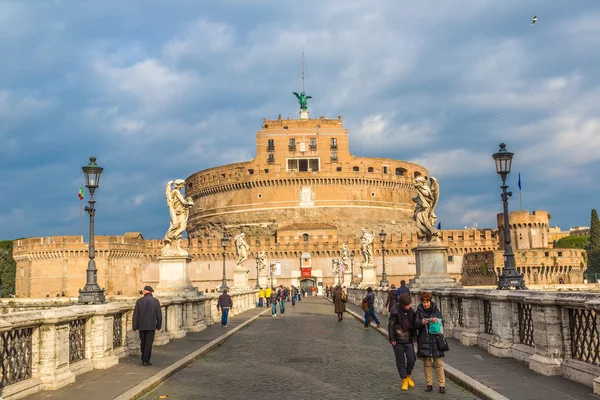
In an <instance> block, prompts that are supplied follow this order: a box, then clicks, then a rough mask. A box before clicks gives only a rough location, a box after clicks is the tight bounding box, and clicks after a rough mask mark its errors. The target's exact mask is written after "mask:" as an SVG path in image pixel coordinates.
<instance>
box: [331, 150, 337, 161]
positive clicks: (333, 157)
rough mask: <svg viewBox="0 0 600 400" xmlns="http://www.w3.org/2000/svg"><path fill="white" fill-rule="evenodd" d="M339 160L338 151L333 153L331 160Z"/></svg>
mask: <svg viewBox="0 0 600 400" xmlns="http://www.w3.org/2000/svg"><path fill="white" fill-rule="evenodd" d="M337 160H338V156H337V153H335V152H334V153H331V161H333V162H336V161H337Z"/></svg>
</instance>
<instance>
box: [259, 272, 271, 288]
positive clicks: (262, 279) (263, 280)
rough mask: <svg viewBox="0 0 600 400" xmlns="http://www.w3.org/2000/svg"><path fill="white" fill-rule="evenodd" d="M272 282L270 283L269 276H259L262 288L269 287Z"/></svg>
mask: <svg viewBox="0 0 600 400" xmlns="http://www.w3.org/2000/svg"><path fill="white" fill-rule="evenodd" d="M270 283H271V282H269V277H268V276H267V275H259V276H258V284H259V285H260V287H261V288H263V289H264V288H266V287H267V286H269V284H270Z"/></svg>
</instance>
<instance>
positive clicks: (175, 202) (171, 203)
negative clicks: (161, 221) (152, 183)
mask: <svg viewBox="0 0 600 400" xmlns="http://www.w3.org/2000/svg"><path fill="white" fill-rule="evenodd" d="M184 185H185V181H184V180H183V179H177V180H176V181H175V182H173V181H169V182H167V186H166V187H165V197H166V199H167V207H169V214H170V216H171V225H170V226H169V230H168V231H167V233H166V234H165V238H164V241H165V243H166V245H165V247H163V248H162V250H161V253H162V254H163V255H187V254H188V253H187V252H186V251H185V250H183V249H182V248H181V237H182V236H183V231H185V229H186V227H187V220H188V216H189V214H190V208H191V207H192V206H193V205H194V202H193V200H192V199H191V198H190V197H188V198H183V195H182V194H181V192H180V190H181V189H182V188H183V186H184ZM173 245H174V246H175V247H174V248H173V247H172V246H173Z"/></svg>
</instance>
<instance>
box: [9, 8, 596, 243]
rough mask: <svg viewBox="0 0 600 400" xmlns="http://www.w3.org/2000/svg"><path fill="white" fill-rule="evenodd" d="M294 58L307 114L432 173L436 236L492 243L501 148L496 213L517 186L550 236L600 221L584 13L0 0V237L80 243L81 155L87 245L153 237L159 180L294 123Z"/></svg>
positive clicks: (591, 14)
mask: <svg viewBox="0 0 600 400" xmlns="http://www.w3.org/2000/svg"><path fill="white" fill-rule="evenodd" d="M534 15H537V16H538V23H537V24H535V25H533V26H532V25H531V18H532V17H533V16H534ZM302 46H304V48H305V52H306V60H307V74H308V77H307V82H306V85H307V86H306V87H307V92H308V93H309V94H310V95H312V96H313V97H314V100H313V101H312V102H311V103H310V105H309V107H310V110H311V113H312V115H313V116H319V115H326V116H329V117H337V116H338V115H342V116H343V117H344V122H345V125H346V126H347V128H348V129H349V130H350V135H351V136H350V147H351V152H352V153H354V154H355V155H360V156H380V157H391V158H398V159H404V160H410V161H415V162H417V163H420V164H422V165H423V166H425V167H427V168H428V169H429V170H430V173H431V175H433V176H436V177H437V178H438V179H439V180H440V183H441V190H442V198H441V200H440V206H439V209H438V211H437V214H438V216H439V219H440V220H441V222H442V227H443V228H444V229H450V228H463V227H464V226H465V225H468V226H472V225H473V224H475V223H477V224H478V226H479V227H493V226H494V225H495V214H496V213H497V212H499V211H501V202H500V195H499V193H500V189H499V185H500V179H499V177H498V176H497V175H496V173H495V169H494V164H493V160H492V158H491V155H492V153H494V152H496V151H497V149H498V144H499V143H500V142H506V143H507V144H508V148H509V150H511V151H514V152H515V160H514V163H513V171H514V172H515V173H514V174H511V176H510V185H511V189H512V190H513V191H514V192H515V194H516V196H514V197H513V200H512V202H511V205H510V207H511V209H513V210H514V209H517V208H518V207H519V201H518V188H517V173H516V171H517V170H520V171H521V175H522V182H523V207H524V208H526V209H546V210H549V212H550V213H551V214H552V216H553V219H552V221H551V224H552V225H559V226H561V227H562V228H563V229H568V228H569V226H571V225H588V224H589V215H590V209H591V208H593V207H598V208H600V185H599V184H598V182H597V179H598V177H599V176H600V113H599V111H598V110H599V107H600V106H599V104H600V68H599V66H600V51H598V48H599V47H600V3H599V2H598V1H597V0H588V1H578V0H573V1H569V2H566V1H558V0H557V1H548V0H537V1H535V0H528V1H526V2H523V1H517V0H504V1H497V0H496V1H489V0H452V1H448V0H437V1H432V0H422V1H415V2H401V1H398V0H378V1H373V0H365V1H363V0H352V1H337V0H335V1H334V0H328V1H323V0H314V1H313V0H303V1H292V0H280V1H274V0H273V1H266V0H220V1H212V0H211V1H198V0H195V1H192V0H150V1H149V0H145V1H122V0H121V1H113V0H103V1H83V0H81V1H75V0H70V1H58V0H56V1H50V0H48V1H43V2H42V1H37V0H36V1H34V0H15V1H11V0H2V1H0V239H12V238H17V237H29V236H49V235H77V234H79V230H80V217H79V215H80V212H79V205H80V204H79V200H78V198H77V192H78V189H79V186H80V185H81V184H82V183H83V175H82V173H81V166H83V165H85V164H87V162H88V158H89V156H91V155H94V156H96V157H97V158H98V164H99V165H101V166H103V167H104V168H105V173H104V174H103V176H102V179H101V186H100V188H99V189H98V191H97V196H96V199H97V201H98V203H97V208H98V211H97V225H96V226H97V234H110V235H118V234H122V233H124V232H126V231H141V232H142V233H143V234H144V236H145V237H146V238H153V237H162V236H163V235H164V232H165V230H166V228H167V227H168V213H167V210H166V208H165V204H164V195H163V187H164V184H165V182H166V181H167V180H170V179H174V178H185V177H187V176H189V175H190V174H192V173H193V172H196V171H199V170H202V169H204V168H208V167H212V166H216V165H221V164H226V163H231V162H236V161H243V160H249V159H251V158H253V157H254V150H255V147H254V140H255V132H256V131H257V130H258V129H260V125H261V122H262V118H263V117H266V118H273V119H274V118H276V117H277V115H278V114H282V115H283V116H284V117H288V116H289V117H294V116H296V115H297V102H296V100H295V98H294V96H293V95H292V94H291V92H292V91H295V90H297V89H299V88H300V59H301V48H302ZM87 196H88V194H87V193H86V197H87ZM84 221H85V222H84V228H83V229H84V232H85V231H86V230H87V219H86V218H85V219H84Z"/></svg>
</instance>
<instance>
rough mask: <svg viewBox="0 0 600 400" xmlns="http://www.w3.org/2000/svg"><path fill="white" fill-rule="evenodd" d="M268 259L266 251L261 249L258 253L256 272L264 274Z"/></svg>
mask: <svg viewBox="0 0 600 400" xmlns="http://www.w3.org/2000/svg"><path fill="white" fill-rule="evenodd" d="M268 262H269V261H268V260H267V252H266V251H264V250H261V251H260V252H259V253H258V273H259V275H264V274H265V272H266V269H267V265H269V264H268Z"/></svg>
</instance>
